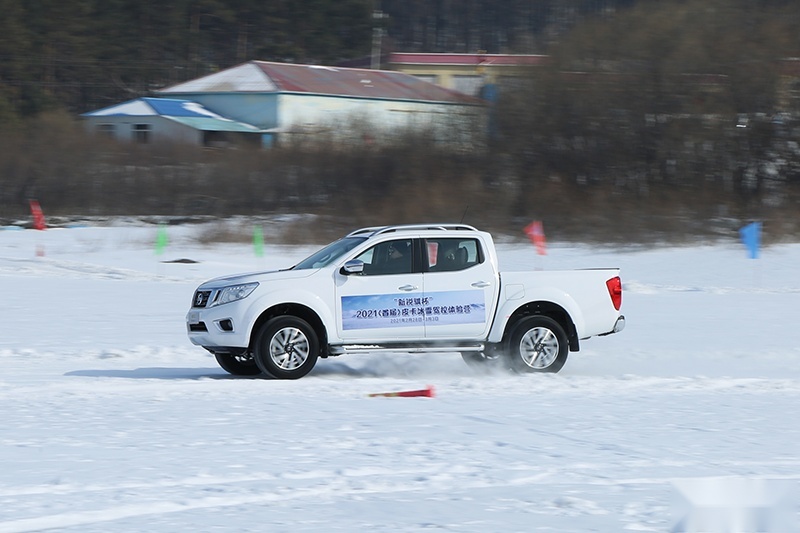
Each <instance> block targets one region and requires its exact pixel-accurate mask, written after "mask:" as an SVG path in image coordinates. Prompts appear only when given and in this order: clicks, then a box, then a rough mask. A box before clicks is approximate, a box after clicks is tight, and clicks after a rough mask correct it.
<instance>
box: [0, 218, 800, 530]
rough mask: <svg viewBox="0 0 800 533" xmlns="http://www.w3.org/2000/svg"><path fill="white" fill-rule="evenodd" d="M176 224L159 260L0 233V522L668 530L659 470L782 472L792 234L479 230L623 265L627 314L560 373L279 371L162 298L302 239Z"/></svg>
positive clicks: (571, 263)
mask: <svg viewBox="0 0 800 533" xmlns="http://www.w3.org/2000/svg"><path fill="white" fill-rule="evenodd" d="M196 231H197V228H196V227H190V226H182V227H174V228H170V230H169V232H170V245H169V247H168V248H167V249H166V250H165V252H164V253H163V254H162V255H159V256H157V255H156V254H155V253H154V249H153V243H154V241H155V238H156V230H155V229H154V228H141V227H127V226H120V227H105V228H74V229H63V230H48V231H45V232H36V231H32V230H25V231H11V230H6V231H0V293H1V294H2V302H3V303H2V312H1V314H0V362H2V364H3V368H4V372H3V375H2V377H0V402H1V404H0V405H2V410H1V411H0V533H3V532H22V531H41V530H47V529H54V530H58V531H74V532H78V531H80V532H106V531H116V532H139V531H160V532H175V531H182V532H183V531H185V532H189V531H271V532H274V531H287V532H289V531H291V532H303V531H308V532H311V531H315V532H316V531H342V532H345V531H347V532H351V531H369V532H371V533H375V532H398V531H421V530H424V531H452V532H485V531H520V532H522V531H525V532H530V531H608V532H616V531H624V530H630V531H664V530H667V529H669V527H670V525H671V524H672V523H673V520H674V516H673V514H672V510H671V508H670V504H671V502H672V499H673V498H674V497H675V495H676V491H675V489H674V487H673V485H672V482H673V481H674V480H676V479H683V478H694V477H706V476H736V477H737V478H741V477H745V478H769V479H783V480H790V481H792V482H793V483H797V480H798V479H800V457H798V456H797V442H800V424H798V423H797V415H796V413H797V412H800V328H798V327H797V325H796V322H797V316H798V311H797V310H798V307H800V306H799V305H798V304H800V276H798V267H797V265H798V264H800V245H781V246H775V247H772V248H769V249H767V250H764V251H763V254H762V258H761V259H758V260H750V259H748V258H747V256H746V253H745V251H744V249H743V248H742V247H741V246H739V245H737V244H736V243H728V244H719V245H716V246H696V247H685V248H665V249H653V250H639V251H630V250H629V251H625V250H622V251H621V250H611V249H592V248H589V247H576V246H557V245H556V246H551V247H550V249H549V255H548V256H545V257H540V256H537V255H535V251H534V249H533V248H532V247H530V246H525V245H521V246H512V245H501V246H500V247H499V249H500V254H501V263H502V266H503V268H504V269H505V270H514V269H537V268H541V269H560V268H588V267H602V266H619V267H621V268H622V276H623V282H624V289H625V293H624V300H623V311H624V313H625V315H626V316H627V318H628V326H627V328H626V329H625V331H623V332H622V333H620V334H618V335H612V336H609V337H603V338H595V339H591V340H588V341H585V342H584V343H583V345H582V351H581V352H579V353H577V354H572V355H571V356H570V359H569V360H568V362H567V364H566V366H565V368H564V370H563V371H562V372H561V373H560V374H557V375H529V376H515V375H506V374H497V375H478V374H476V373H475V372H473V371H472V370H471V369H469V368H468V367H466V365H464V364H463V362H462V361H461V359H460V357H459V356H458V355H457V354H447V355H439V356H431V355H426V356H421V355H408V354H396V355H392V356H387V355H386V354H383V355H380V356H379V355H374V356H373V355H352V356H343V357H340V358H331V359H327V360H321V361H320V362H319V363H318V365H317V367H316V368H315V369H314V371H313V372H312V373H311V374H310V375H309V376H308V377H306V378H303V379H302V380H299V381H293V382H283V381H274V380H263V379H242V378H234V377H231V376H228V375H227V374H225V373H224V372H223V371H222V370H221V369H219V368H218V367H217V365H216V363H215V361H214V360H213V358H212V357H211V356H210V355H209V354H207V353H205V352H204V351H203V350H202V349H200V348H198V347H195V346H192V345H191V344H190V343H189V342H188V340H187V339H186V335H185V325H184V315H185V312H186V311H187V309H188V306H189V302H190V299H191V296H192V292H193V290H194V288H195V286H196V285H197V284H198V283H199V282H200V281H203V280H205V279H207V278H210V277H213V276H217V275H221V274H227V273H231V272H236V271H247V270H255V269H261V268H277V267H285V266H289V265H291V264H292V263H293V262H295V261H296V260H297V259H299V258H301V257H302V256H304V255H306V254H307V253H308V252H309V251H310V249H309V248H304V247H276V246H267V247H266V254H265V256H264V257H255V256H254V254H253V250H252V248H251V247H249V246H243V245H241V246H240V245H217V246H213V247H202V246H199V245H197V244H196V243H195V241H194V239H193V238H192V237H193V235H194V234H195V232H196ZM179 259H191V260H194V261H197V262H196V263H189V262H165V261H173V260H179ZM426 385H433V386H434V387H435V391H436V397H435V398H432V399H431V398H408V399H407V398H370V397H368V394H370V393H375V392H386V391H397V390H406V389H416V388H421V387H424V386H426ZM797 503H798V502H797V500H794V505H795V507H794V512H795V513H796V512H797Z"/></svg>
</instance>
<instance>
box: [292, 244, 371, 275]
mask: <svg viewBox="0 0 800 533" xmlns="http://www.w3.org/2000/svg"><path fill="white" fill-rule="evenodd" d="M365 240H367V238H366V237H345V238H344V239H339V240H338V241H336V242H332V243H330V244H329V245H328V246H326V247H325V248H323V249H322V250H320V251H318V252H315V253H314V254H313V255H312V256H310V257H307V258H306V259H303V260H302V261H300V262H299V263H297V264H296V265H295V266H293V267H292V270H307V269H310V268H322V267H324V266H327V265H329V264H330V263H332V262H333V261H336V260H337V259H338V258H340V257H341V256H343V255H344V254H346V253H347V252H349V251H350V250H352V249H353V248H355V247H356V246H358V245H359V244H361V243H362V242H364V241H365Z"/></svg>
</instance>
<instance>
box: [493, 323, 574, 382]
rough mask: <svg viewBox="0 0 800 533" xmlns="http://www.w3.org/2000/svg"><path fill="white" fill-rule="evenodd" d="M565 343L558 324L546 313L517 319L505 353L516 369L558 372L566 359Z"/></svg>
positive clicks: (567, 353)
mask: <svg viewBox="0 0 800 533" xmlns="http://www.w3.org/2000/svg"><path fill="white" fill-rule="evenodd" d="M568 355H569V342H568V341H567V334H566V333H565V332H564V328H562V327H561V325H560V324H559V323H558V322H556V321H555V320H553V319H552V318H550V317H547V316H530V317H527V318H523V319H521V320H520V321H519V322H517V324H516V326H515V327H514V329H513V330H512V331H511V335H510V336H509V338H508V344H507V346H506V356H507V357H508V360H509V364H510V366H511V368H512V369H513V370H516V371H517V372H558V371H559V370H561V368H562V367H563V366H564V363H566V362H567V356H568Z"/></svg>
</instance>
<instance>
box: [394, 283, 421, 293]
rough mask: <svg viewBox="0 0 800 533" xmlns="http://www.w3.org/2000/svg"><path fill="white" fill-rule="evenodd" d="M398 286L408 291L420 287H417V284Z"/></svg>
mask: <svg viewBox="0 0 800 533" xmlns="http://www.w3.org/2000/svg"><path fill="white" fill-rule="evenodd" d="M397 288H398V289H399V290H401V291H406V292H408V291H415V290H417V289H418V288H419V287H417V286H416V285H403V286H401V287H397Z"/></svg>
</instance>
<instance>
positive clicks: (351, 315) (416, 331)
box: [335, 238, 425, 343]
mask: <svg viewBox="0 0 800 533" xmlns="http://www.w3.org/2000/svg"><path fill="white" fill-rule="evenodd" d="M413 244H414V241H413V239H410V238H406V239H395V240H392V241H384V242H381V243H378V244H376V245H375V246H373V247H371V248H369V249H368V250H367V251H365V252H363V253H361V254H359V255H358V256H357V257H355V258H354V259H358V260H359V261H362V262H363V263H364V271H363V272H362V273H361V274H350V275H344V274H342V273H341V272H337V273H336V274H335V275H336V311H337V327H338V330H339V336H340V337H341V338H342V339H343V340H345V341H347V340H351V341H353V342H356V341H357V342H359V343H363V342H367V343H370V342H374V343H386V342H392V341H409V340H415V339H416V340H422V339H423V338H424V337H425V325H424V324H425V315H424V306H423V303H424V301H423V294H422V292H423V274H422V273H421V272H419V268H418V266H417V263H418V260H416V259H415V255H417V254H415V252H414V246H413Z"/></svg>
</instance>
